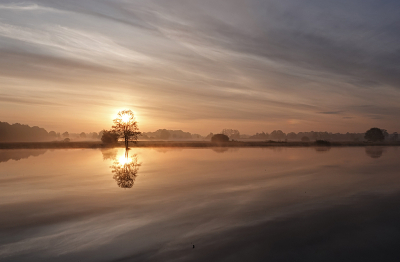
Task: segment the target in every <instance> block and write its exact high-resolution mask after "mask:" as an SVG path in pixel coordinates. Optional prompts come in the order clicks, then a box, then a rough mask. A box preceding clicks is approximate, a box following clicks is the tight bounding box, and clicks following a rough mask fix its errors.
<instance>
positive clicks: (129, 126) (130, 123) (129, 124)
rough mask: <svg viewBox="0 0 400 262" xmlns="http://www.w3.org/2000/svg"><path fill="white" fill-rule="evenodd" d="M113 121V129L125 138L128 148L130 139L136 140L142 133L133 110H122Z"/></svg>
mask: <svg viewBox="0 0 400 262" xmlns="http://www.w3.org/2000/svg"><path fill="white" fill-rule="evenodd" d="M113 122H114V125H113V126H112V129H111V130H112V131H113V132H115V133H117V134H119V137H121V138H123V139H124V141H125V148H126V149H128V143H129V141H134V142H136V140H137V139H138V136H139V135H140V134H141V132H139V128H138V126H137V122H136V119H135V115H134V114H133V112H132V110H122V111H119V112H118V114H117V118H115V119H114V120H113Z"/></svg>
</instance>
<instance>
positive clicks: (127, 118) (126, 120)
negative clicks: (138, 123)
mask: <svg viewBox="0 0 400 262" xmlns="http://www.w3.org/2000/svg"><path fill="white" fill-rule="evenodd" d="M121 119H122V122H124V123H128V122H129V119H130V116H129V115H127V114H125V115H122V116H121Z"/></svg>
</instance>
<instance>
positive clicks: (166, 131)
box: [160, 129, 171, 140]
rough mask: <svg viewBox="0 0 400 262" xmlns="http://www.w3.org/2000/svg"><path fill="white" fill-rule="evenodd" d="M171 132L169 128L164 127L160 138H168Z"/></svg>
mask: <svg viewBox="0 0 400 262" xmlns="http://www.w3.org/2000/svg"><path fill="white" fill-rule="evenodd" d="M170 136H171V134H170V133H169V132H168V130H167V129H162V130H161V132H160V139H163V140H168V139H169V137H170Z"/></svg>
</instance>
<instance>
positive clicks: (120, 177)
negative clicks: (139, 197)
mask: <svg viewBox="0 0 400 262" xmlns="http://www.w3.org/2000/svg"><path fill="white" fill-rule="evenodd" d="M140 165H141V164H139V163H138V157H137V155H136V154H135V155H132V156H131V157H129V150H126V151H125V155H124V156H121V157H120V158H119V159H116V158H115V157H114V162H113V165H111V166H110V168H111V170H112V171H111V172H112V173H113V174H114V175H113V179H114V180H115V181H116V182H117V185H118V186H119V187H121V188H131V187H133V185H134V184H135V179H136V177H137V173H138V171H139V167H140Z"/></svg>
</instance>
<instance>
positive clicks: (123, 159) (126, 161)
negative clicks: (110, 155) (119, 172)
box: [118, 156, 132, 165]
mask: <svg viewBox="0 0 400 262" xmlns="http://www.w3.org/2000/svg"><path fill="white" fill-rule="evenodd" d="M130 162H132V159H131V158H129V157H125V156H120V157H119V158H118V163H120V164H121V165H125V164H129V163H130Z"/></svg>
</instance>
